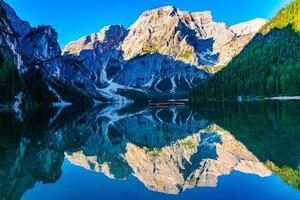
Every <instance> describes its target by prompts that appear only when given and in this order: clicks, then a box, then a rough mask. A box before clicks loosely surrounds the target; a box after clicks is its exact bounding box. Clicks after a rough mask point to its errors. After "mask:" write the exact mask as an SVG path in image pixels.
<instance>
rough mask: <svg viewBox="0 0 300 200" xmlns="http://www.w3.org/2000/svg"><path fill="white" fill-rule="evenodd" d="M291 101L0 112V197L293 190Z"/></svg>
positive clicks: (295, 116)
mask: <svg viewBox="0 0 300 200" xmlns="http://www.w3.org/2000/svg"><path fill="white" fill-rule="evenodd" d="M299 106H300V103H299V102H293V101H292V102H277V101H270V102H250V103H243V104H236V103H224V104H198V105H193V106H183V107H166V108H149V107H147V106H140V105H129V106H124V105H119V104H114V105H103V106H98V107H95V108H91V109H88V110H85V109H78V108H72V107H68V108H65V109H63V110H61V109H54V110H48V111H46V110H45V109H41V110H34V111H32V112H27V113H22V114H20V113H18V114H16V113H13V112H2V113H1V114H0V130H1V135H0V137H1V140H0V155H1V162H0V199H13V200H14V199H26V200H35V199H37V200H38V199H43V200H47V199H49V200H50V199H51V200H52V199H58V200H59V199H149V200H150V199H199V198H203V199H272V200H274V199H275V200H276V199H300V191H299V189H300V145H299V141H300V111H299V110H298V108H299Z"/></svg>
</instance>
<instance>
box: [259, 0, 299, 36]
mask: <svg viewBox="0 0 300 200" xmlns="http://www.w3.org/2000/svg"><path fill="white" fill-rule="evenodd" d="M290 24H292V25H293V29H294V30H295V31H297V32H300V1H299V0H294V1H293V2H292V3H290V4H289V5H288V6H287V7H286V8H283V9H281V10H280V11H279V12H278V14H277V15H276V16H275V17H274V18H273V19H272V20H271V21H270V22H268V23H267V24H266V25H265V26H264V27H263V28H262V29H261V32H262V33H265V34H266V33H268V32H270V30H272V29H274V28H279V29H283V28H285V27H287V26H288V25H290Z"/></svg>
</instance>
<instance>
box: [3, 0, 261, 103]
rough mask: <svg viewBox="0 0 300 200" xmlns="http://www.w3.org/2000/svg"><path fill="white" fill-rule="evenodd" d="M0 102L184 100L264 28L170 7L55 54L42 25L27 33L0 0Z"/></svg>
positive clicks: (257, 22)
mask: <svg viewBox="0 0 300 200" xmlns="http://www.w3.org/2000/svg"><path fill="white" fill-rule="evenodd" d="M0 11H1V18H0V25H1V31H0V33H1V35H0V43H1V52H0V53H1V56H0V57H1V60H0V61H1V68H0V76H1V78H0V87H1V92H0V93H1V94H0V95H1V97H2V98H1V99H0V103H2V104H7V103H9V104H12V105H14V106H18V105H21V104H24V103H25V104H32V103H38V104H56V105H58V104H62V105H65V104H69V103H76V104H81V105H85V104H92V103H93V102H97V103H98V102H112V101H122V102H123V101H132V100H145V99H155V98H160V99H163V98H179V97H180V98H186V97H187V92H188V91H189V90H190V89H191V88H192V87H194V86H196V85H197V84H198V83H199V82H200V81H201V80H203V79H205V78H207V77H209V76H211V75H213V74H214V73H216V72H217V71H219V70H220V69H222V68H223V67H224V66H226V65H227V64H228V63H229V62H230V61H231V60H232V58H234V57H235V56H236V55H238V54H239V53H240V52H241V51H242V50H243V48H244V47H245V46H246V45H247V44H248V43H249V41H251V40H252V38H253V37H254V36H255V35H256V33H257V32H258V31H259V30H260V28H261V27H262V26H263V25H264V24H265V23H266V20H264V19H254V20H252V21H249V22H245V23H241V24H237V25H234V26H228V25H226V24H225V23H220V22H214V21H213V17H212V14H211V12H210V11H205V12H195V13H189V12H185V11H180V10H178V9H177V8H175V7H173V6H167V7H161V8H158V9H154V10H151V11H146V12H144V13H143V14H142V15H141V16H140V17H139V18H138V19H137V21H136V22H135V23H134V24H133V25H132V26H131V27H130V28H129V29H126V28H124V26H122V25H111V26H107V27H105V28H103V29H102V30H101V31H100V32H98V33H93V34H91V35H88V36H85V37H83V38H81V39H79V40H78V41H74V42H71V43H69V44H68V45H67V46H66V47H65V48H64V49H63V50H61V48H60V46H59V44H58V42H57V37H58V34H57V33H56V32H55V30H54V29H52V28H51V27H50V26H39V27H37V28H32V27H31V26H30V25H29V23H28V22H25V21H22V20H21V19H19V18H18V16H17V15H16V13H15V12H14V10H13V9H12V8H11V7H10V6H9V5H8V4H7V3H5V2H4V1H3V0H0Z"/></svg>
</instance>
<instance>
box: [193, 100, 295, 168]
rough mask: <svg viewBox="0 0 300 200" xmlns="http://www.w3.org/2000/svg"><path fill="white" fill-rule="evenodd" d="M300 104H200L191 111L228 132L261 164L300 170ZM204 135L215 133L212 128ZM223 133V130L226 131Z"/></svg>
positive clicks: (274, 102)
mask: <svg viewBox="0 0 300 200" xmlns="http://www.w3.org/2000/svg"><path fill="white" fill-rule="evenodd" d="M299 105H300V103H299V102H297V101H251V102H243V103H238V102H215V103H206V102H199V103H198V104H191V106H190V107H191V109H192V110H193V111H195V112H197V113H199V119H206V120H207V121H208V122H211V124H216V125H218V126H219V127H221V128H222V129H224V130H226V131H228V132H229V133H230V134H231V135H233V136H234V137H235V138H236V140H238V141H240V142H242V143H243V144H244V145H245V146H246V147H247V149H248V150H249V151H251V152H252V153H253V154H254V155H255V156H256V157H257V158H258V159H259V160H260V161H261V162H266V161H268V160H269V161H272V162H273V163H274V164H275V165H276V166H278V167H284V166H286V167H290V168H293V169H295V170H296V169H299V168H300V145H299V141H300V118H299V116H300V109H299ZM212 127H217V126H209V127H208V128H209V129H210V130H205V132H211V131H214V130H213V129H211V128H212ZM224 130H223V131H224Z"/></svg>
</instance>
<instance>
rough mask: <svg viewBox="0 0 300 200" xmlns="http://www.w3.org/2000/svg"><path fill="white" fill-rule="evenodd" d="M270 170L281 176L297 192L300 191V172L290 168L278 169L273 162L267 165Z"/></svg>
mask: <svg viewBox="0 0 300 200" xmlns="http://www.w3.org/2000/svg"><path fill="white" fill-rule="evenodd" d="M265 165H266V166H267V167H268V169H269V170H271V171H272V172H274V173H275V174H276V175H277V176H279V177H280V178H281V179H282V180H283V181H284V182H285V183H287V184H288V185H290V186H292V187H293V188H295V189H296V190H300V170H294V169H292V168H290V167H282V168H280V167H277V166H276V165H274V164H273V163H272V162H266V164H265Z"/></svg>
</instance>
